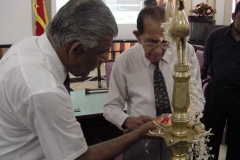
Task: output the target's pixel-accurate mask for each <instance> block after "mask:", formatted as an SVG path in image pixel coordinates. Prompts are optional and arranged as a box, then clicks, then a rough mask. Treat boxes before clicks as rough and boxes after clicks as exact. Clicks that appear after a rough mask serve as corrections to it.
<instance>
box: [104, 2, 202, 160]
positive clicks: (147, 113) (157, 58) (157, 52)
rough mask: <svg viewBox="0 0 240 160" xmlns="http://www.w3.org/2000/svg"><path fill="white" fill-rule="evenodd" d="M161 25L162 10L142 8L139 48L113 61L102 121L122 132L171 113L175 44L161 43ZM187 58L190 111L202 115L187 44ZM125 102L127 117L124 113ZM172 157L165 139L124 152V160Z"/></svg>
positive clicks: (194, 66)
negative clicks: (195, 103)
mask: <svg viewBox="0 0 240 160" xmlns="http://www.w3.org/2000/svg"><path fill="white" fill-rule="evenodd" d="M162 22H164V8H161V7H158V6H154V7H146V8H144V9H142V11H141V12H140V13H139V15H138V19H137V30H134V31H133V34H134V35H135V36H136V38H137V40H138V42H139V44H136V45H134V46H133V47H131V48H130V49H128V50H126V51H124V52H123V53H121V55H119V56H118V57H117V58H116V60H115V62H114V65H113V69H112V72H111V78H110V84H109V92H108V97H107V101H106V103H105V105H104V117H105V118H106V119H107V120H108V121H110V122H112V123H113V124H115V125H116V126H117V127H118V128H119V129H121V130H124V131H125V132H131V131H134V130H135V129H137V128H138V127H140V126H141V125H143V124H144V123H146V122H148V121H152V120H153V119H154V118H156V117H158V116H160V115H165V117H166V119H169V117H170V114H171V112H172V107H171V103H170V102H171V99H172V93H173V82H174V80H173V77H172V73H173V64H174V63H175V62H176V55H175V53H176V46H175V45H174V44H169V43H168V42H167V41H166V40H165V39H164V34H163V31H164V30H163V29H162V28H161V27H160V25H161V23H162ZM186 56H187V58H186V60H187V63H190V66H191V67H190V70H192V72H191V74H192V75H191V76H192V78H194V79H195V80H196V83H195V84H194V87H195V88H196V90H197V94H198V97H199V99H198V100H199V103H200V104H201V105H200V107H198V108H190V110H191V109H192V110H194V111H197V112H199V113H200V112H202V110H203V105H204V103H205V100H204V96H203V92H202V87H201V79H200V69H199V63H198V60H197V57H196V55H195V52H194V49H193V47H192V46H191V45H189V44H187V46H186ZM193 71H194V72H193ZM191 94H194V93H191ZM193 96H194V95H193ZM125 104H127V112H126V113H125V112H124V111H123V109H124V106H125ZM166 123H169V120H167V121H166ZM170 154H171V149H170V147H168V146H166V143H165V141H164V140H163V139H158V140H148V139H146V140H143V141H141V142H139V143H137V144H135V145H134V146H132V147H131V148H130V149H128V150H127V151H125V152H124V153H123V160H135V159H136V160H169V157H170Z"/></svg>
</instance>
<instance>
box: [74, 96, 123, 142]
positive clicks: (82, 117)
mask: <svg viewBox="0 0 240 160" xmlns="http://www.w3.org/2000/svg"><path fill="white" fill-rule="evenodd" d="M106 98H107V92H101V93H99V92H98V93H96V92H95V93H91V94H85V91H73V92H71V99H72V102H73V106H74V107H79V108H80V112H75V116H76V119H77V120H78V122H80V124H81V128H82V130H83V133H84V136H85V138H86V141H87V144H88V145H93V144H97V143H100V142H104V141H107V140H109V139H113V138H115V137H118V136H120V135H122V134H123V131H121V130H119V129H118V128H117V127H116V126H115V125H113V124H112V123H110V122H108V121H107V120H106V119H105V118H104V117H103V106H104V103H105V100H106Z"/></svg>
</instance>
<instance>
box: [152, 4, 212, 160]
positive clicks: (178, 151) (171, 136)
mask: <svg viewBox="0 0 240 160" xmlns="http://www.w3.org/2000/svg"><path fill="white" fill-rule="evenodd" d="M165 8H167V9H166V14H165V16H166V17H165V18H168V17H169V16H171V15H172V13H171V10H170V9H171V6H170V4H169V2H168V3H167V4H166V7H165ZM172 18H173V19H172V21H171V24H170V28H169V32H170V34H171V36H172V37H173V38H174V39H175V42H176V47H177V62H176V63H175V65H174V72H173V79H174V88H173V95H172V106H173V110H174V111H173V113H172V115H171V121H172V124H171V125H169V124H156V123H155V125H156V127H157V129H156V130H154V131H150V132H149V133H148V135H149V136H156V137H161V138H163V139H164V140H165V141H166V144H167V145H168V146H170V147H171V149H172V156H171V157H170V160H187V154H186V153H187V151H188V147H189V146H190V145H192V144H193V141H194V138H195V136H197V135H200V134H202V133H205V132H206V131H205V129H204V125H203V124H201V123H200V122H199V123H198V124H191V125H190V124H189V121H190V117H189V114H188V112H187V109H188V107H189V104H190V98H189V79H190V76H191V74H190V71H189V65H188V64H187V63H186V57H185V48H186V41H187V36H188V35H189V30H190V29H189V23H188V20H187V18H186V15H185V13H184V0H176V5H175V11H174V14H173V17H172ZM193 126H194V127H193ZM208 135H212V134H211V133H209V134H208Z"/></svg>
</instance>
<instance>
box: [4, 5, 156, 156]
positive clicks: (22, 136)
mask: <svg viewBox="0 0 240 160" xmlns="http://www.w3.org/2000/svg"><path fill="white" fill-rule="evenodd" d="M116 34H117V24H116V21H115V19H114V17H113V15H112V13H111V11H110V9H109V8H108V7H107V6H106V5H105V4H104V3H103V2H102V1H99V0H73V1H68V3H67V4H66V5H64V6H63V8H61V9H60V10H59V12H58V13H57V14H56V16H55V17H54V18H53V20H52V21H51V22H49V24H48V26H47V29H46V33H45V34H43V35H42V36H39V37H37V36H34V37H29V38H25V39H23V40H22V41H20V42H18V43H17V44H14V45H13V46H12V47H11V48H10V49H9V50H8V51H7V53H6V54H5V55H4V56H3V57H2V59H1V61H0V159H1V160H43V159H47V160H75V159H76V160H80V159H83V160H88V159H90V160H93V159H94V160H95V159H112V158H114V157H115V156H117V155H118V154H119V153H121V152H122V151H123V150H125V149H126V148H127V147H129V146H131V145H133V144H134V143H136V142H137V141H139V140H141V139H143V138H144V137H145V135H146V133H147V132H148V130H149V129H155V127H154V125H153V124H152V122H149V123H147V124H146V125H144V126H142V127H141V128H139V129H138V130H136V131H135V132H132V133H131V134H128V135H123V136H121V137H118V138H116V139H113V140H109V141H107V142H103V143H100V144H97V145H92V146H87V143H86V140H85V138H84V135H83V132H82V129H81V126H80V124H79V123H78V122H77V120H76V118H75V115H74V110H73V105H72V102H71V98H70V96H69V93H68V91H67V89H66V88H65V86H64V81H65V79H66V77H68V76H67V74H68V72H70V73H72V74H73V75H75V76H83V77H84V76H87V75H88V74H89V72H90V71H91V70H93V69H94V68H96V67H98V66H99V65H101V63H103V62H105V61H106V59H107V58H106V57H107V55H108V53H109V48H110V46H111V43H112V39H113V37H114V36H116Z"/></svg>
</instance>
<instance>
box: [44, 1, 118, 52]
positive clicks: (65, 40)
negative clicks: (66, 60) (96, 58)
mask: <svg viewBox="0 0 240 160" xmlns="http://www.w3.org/2000/svg"><path fill="white" fill-rule="evenodd" d="M46 32H47V33H50V34H51V36H52V38H53V41H54V43H55V44H56V45H57V47H61V46H64V45H66V44H71V43H74V42H78V41H81V42H83V49H85V50H87V49H90V48H94V47H96V46H98V44H99V43H100V41H101V39H102V38H103V37H115V36H116V35H117V33H118V29H117V24H116V21H115V19H114V17H113V15H112V12H111V11H110V9H109V8H108V7H107V6H106V5H105V3H104V2H103V1H102V0H69V1H68V2H67V3H66V4H65V5H64V6H63V7H62V8H61V9H60V10H59V11H58V13H57V14H56V15H55V17H54V18H53V20H52V21H50V22H49V23H48V25H47V28H46Z"/></svg>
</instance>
